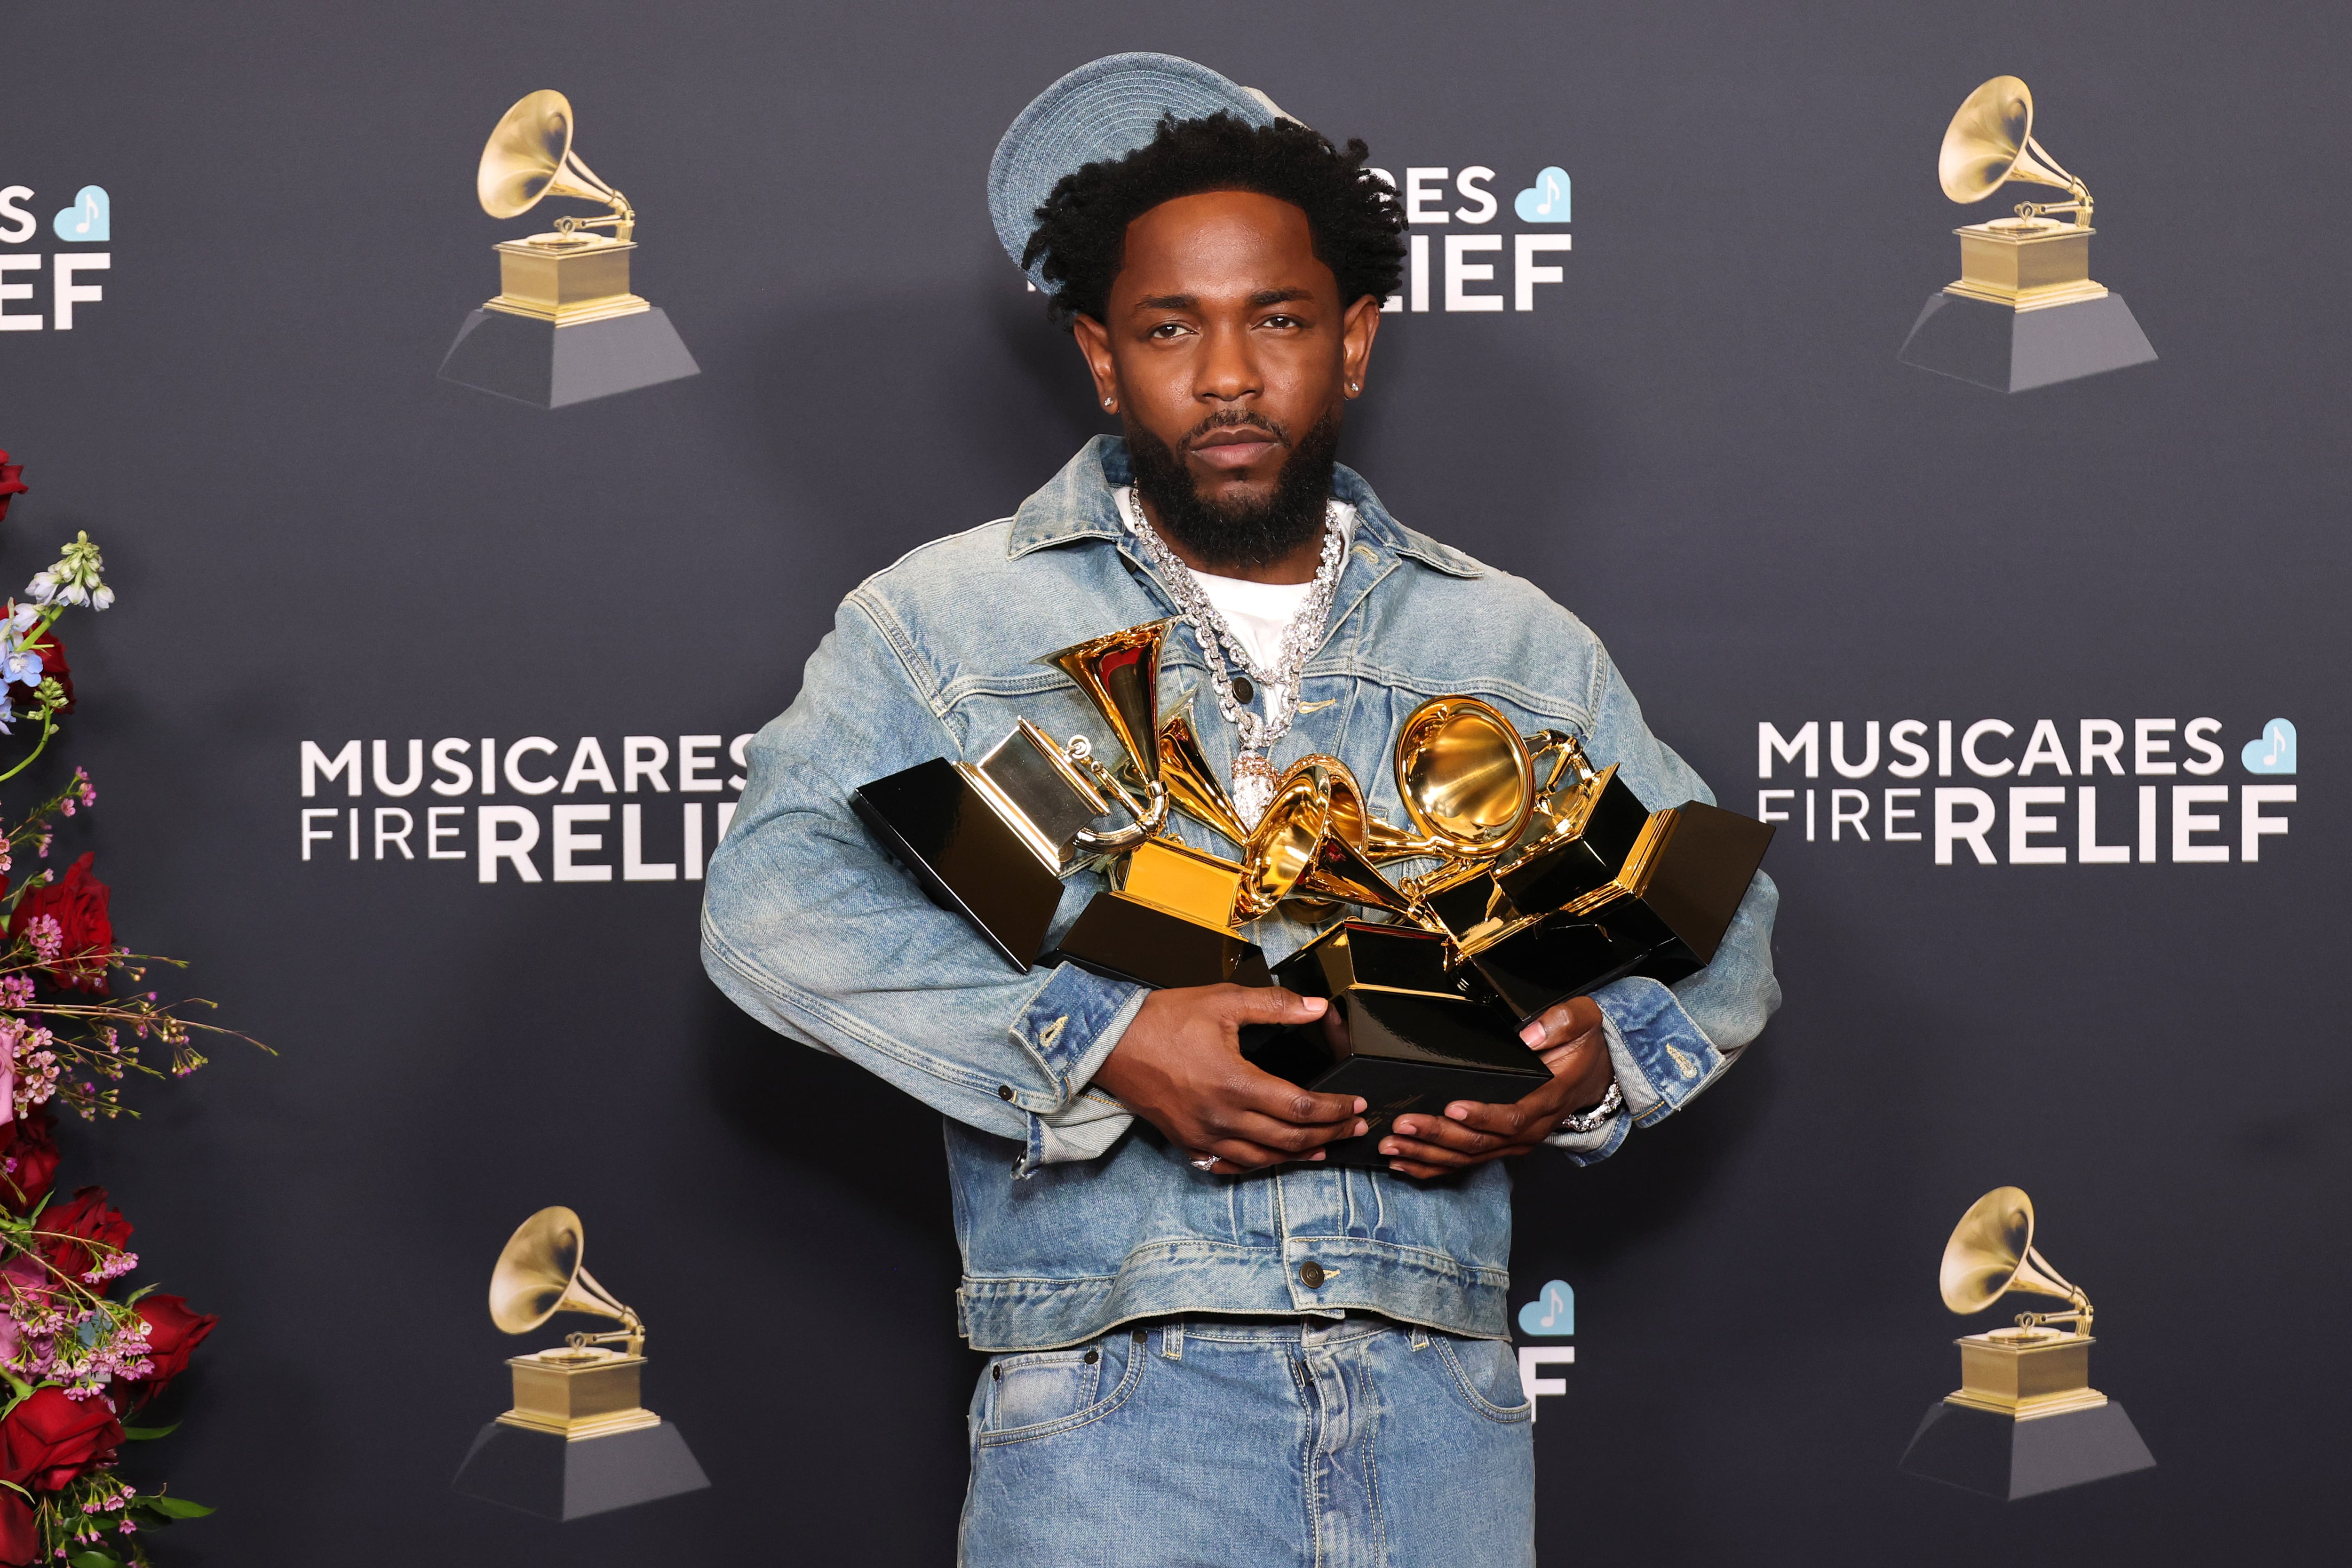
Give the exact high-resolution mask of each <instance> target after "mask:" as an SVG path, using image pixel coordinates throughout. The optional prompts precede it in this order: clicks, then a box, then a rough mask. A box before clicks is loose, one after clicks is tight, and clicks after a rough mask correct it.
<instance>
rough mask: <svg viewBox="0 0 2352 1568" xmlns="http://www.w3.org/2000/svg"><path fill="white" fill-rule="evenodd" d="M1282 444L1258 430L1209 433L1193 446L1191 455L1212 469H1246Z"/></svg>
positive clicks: (1244, 429)
mask: <svg viewBox="0 0 2352 1568" xmlns="http://www.w3.org/2000/svg"><path fill="white" fill-rule="evenodd" d="M1280 445H1281V443H1280V442H1279V441H1277V440H1276V439H1275V438H1274V437H1272V436H1270V435H1267V434H1266V433H1265V432H1264V431H1261V430H1253V429H1246V428H1243V429H1225V430H1216V431H1212V432H1211V433H1210V434H1208V435H1207V436H1204V437H1202V438H1201V439H1200V440H1198V441H1195V442H1194V443H1193V444H1192V456H1193V457H1195V458H1199V459H1200V460H1201V461H1202V462H1203V463H1206V464H1208V465H1209V466H1210V467H1211V468H1248V467H1249V466H1250V465H1252V464H1253V463H1255V462H1257V461H1258V460H1259V459H1260V458H1265V457H1267V456H1268V455H1270V454H1271V453H1272V452H1273V451H1274V450H1275V448H1276V447H1279V446H1280Z"/></svg>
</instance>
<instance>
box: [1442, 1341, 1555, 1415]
mask: <svg viewBox="0 0 2352 1568" xmlns="http://www.w3.org/2000/svg"><path fill="white" fill-rule="evenodd" d="M1429 1338H1430V1342H1431V1343H1432V1344H1433V1346H1435V1347H1436V1350H1437V1353H1438V1356H1439V1359H1440V1360H1441V1361H1443V1363H1444V1366H1445V1371H1446V1374H1447V1377H1448V1378H1449V1380H1450V1381H1451V1382H1452V1383H1453V1384H1454V1389H1455V1391H1456V1392H1458V1393H1459V1394H1461V1395H1462V1397H1463V1398H1464V1399H1465V1400H1466V1401H1467V1402H1468V1403H1469V1405H1470V1408H1471V1409H1473V1410H1475V1411H1476V1412H1477V1413H1478V1414H1479V1415H1484V1416H1486V1418H1487V1419H1488V1420H1490V1421H1526V1420H1528V1419H1529V1418H1531V1417H1532V1416H1533V1415H1534V1414H1535V1402H1534V1401H1533V1400H1531V1399H1529V1398H1528V1395H1527V1391H1526V1390H1525V1389H1523V1388H1521V1387H1520V1386H1519V1358H1518V1353H1517V1352H1516V1351H1514V1350H1513V1349H1512V1348H1511V1347H1510V1346H1509V1345H1508V1344H1506V1343H1505V1342H1502V1341H1501V1340H1457V1339H1454V1338H1451V1337H1450V1336H1447V1335H1444V1334H1432V1335H1430V1336H1429Z"/></svg>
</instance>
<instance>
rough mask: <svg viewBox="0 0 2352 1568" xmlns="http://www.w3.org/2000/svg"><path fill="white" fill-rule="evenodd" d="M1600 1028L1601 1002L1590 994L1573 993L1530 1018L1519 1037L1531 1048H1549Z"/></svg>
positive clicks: (1564, 1043) (1570, 1041)
mask: <svg viewBox="0 0 2352 1568" xmlns="http://www.w3.org/2000/svg"><path fill="white" fill-rule="evenodd" d="M1600 1027H1601V1004H1599V1003H1598V1002H1595V1001H1594V1000H1593V999H1592V998H1591V997H1590V996H1572V997H1570V999H1569V1000H1567V1001H1565V1002H1562V1003H1560V1004H1559V1005H1556V1006H1551V1007H1547V1008H1545V1009H1544V1010H1543V1011H1542V1012H1541V1013H1539V1014H1538V1015H1536V1016H1535V1017H1533V1018H1530V1019H1529V1020H1528V1022H1527V1025H1526V1026H1524V1027H1522V1028H1521V1029H1520V1030H1519V1038H1521V1039H1522V1040H1525V1041H1526V1042H1527V1043H1528V1049H1529V1050H1534V1051H1549V1050H1551V1049H1553V1048H1555V1047H1560V1046H1566V1045H1570V1044H1572V1043H1574V1042H1575V1041H1576V1040H1577V1039H1578V1038H1579V1037H1581V1036H1584V1035H1589V1034H1591V1033H1592V1032H1593V1031H1594V1030H1596V1029H1598V1028H1600Z"/></svg>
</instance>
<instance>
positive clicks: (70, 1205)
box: [33, 1187, 131, 1290]
mask: <svg viewBox="0 0 2352 1568" xmlns="http://www.w3.org/2000/svg"><path fill="white" fill-rule="evenodd" d="M33 1232H34V1235H35V1236H36V1237H37V1238H38V1239H37V1240H36V1242H35V1243H34V1247H35V1250H36V1251H37V1252H38V1253H39V1254H40V1256H41V1261H43V1262H44V1263H47V1265H48V1266H49V1267H50V1268H53V1269H55V1270H56V1271H57V1273H56V1274H53V1275H51V1276H50V1279H51V1280H52V1281H54V1280H56V1279H58V1277H59V1276H63V1277H64V1278H65V1279H78V1280H82V1281H83V1283H85V1284H87V1283H89V1280H88V1279H86V1278H85V1277H86V1276H88V1275H91V1274H95V1273H97V1272H98V1271H99V1268H100V1265H101V1264H105V1263H109V1262H111V1261H112V1260H113V1259H114V1258H116V1257H117V1256H118V1255H119V1254H120V1253H121V1251H122V1244H123V1243H124V1242H126V1241H129V1240H130V1239H131V1222H130V1221H129V1220H127V1219H124V1218H123V1217H122V1211H121V1209H118V1208H116V1207H115V1206H114V1205H111V1204H110V1203H108V1202H107V1201H106V1189H105V1188H104V1187H83V1188H81V1189H80V1190H79V1191H78V1192H76V1193H75V1194H74V1195H73V1196H72V1197H71V1198H70V1199H69V1200H68V1201H67V1202H65V1203H63V1204H60V1205H58V1206H57V1207H55V1208H52V1209H49V1210H47V1211H46V1212H45V1213H44V1214H42V1215H41V1217H40V1218H39V1219H37V1220H36V1221H34V1223H33ZM99 1289H100V1290H103V1289H105V1286H104V1285H103V1284H102V1283H101V1284H100V1286H99Z"/></svg>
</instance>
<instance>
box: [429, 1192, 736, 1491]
mask: <svg viewBox="0 0 2352 1568" xmlns="http://www.w3.org/2000/svg"><path fill="white" fill-rule="evenodd" d="M584 1254H585V1237H584V1235H583V1229H582V1226H581V1224H580V1216H579V1215H576V1214H574V1213H572V1211H571V1210H570V1209H568V1208H561V1207H558V1208H544V1209H541V1210H540V1211H539V1212H538V1213H537V1214H535V1215H531V1216H530V1218H529V1219H527V1220H525V1221H523V1223H522V1225H521V1226H520V1227H519V1228H518V1229H517V1230H516V1231H515V1233H514V1235H513V1236H512V1237H509V1239H508V1241H507V1244H506V1247H504V1248H503V1249H502V1250H501V1251H500V1252H499V1261H498V1267H497V1268H495V1269H493V1270H492V1271H491V1274H490V1321H492V1322H493V1323H496V1324H497V1325H498V1326H499V1329H500V1330H501V1331H504V1332H506V1333H509V1334H527V1333H530V1331H532V1330H534V1329H536V1328H539V1327H540V1326H541V1325H542V1324H544V1323H545V1322H546V1321H548V1320H549V1319H551V1318H552V1317H554V1316H556V1315H557V1314H558V1313H561V1312H580V1313H585V1314H587V1315H589V1316H592V1317H599V1318H605V1319H609V1320H611V1321H614V1322H617V1323H619V1324H620V1327H619V1328H617V1329H614V1330H612V1331H606V1332H601V1333H584V1332H583V1333H573V1334H570V1335H567V1336H565V1340H564V1342H563V1343H562V1345H558V1346H550V1347H549V1348H547V1349H545V1350H539V1351H532V1352H529V1353H527V1354H523V1355H519V1356H512V1357H509V1359H508V1361H507V1366H508V1367H509V1370H510V1371H511V1373H512V1375H513V1383H514V1405H513V1407H512V1408H511V1409H509V1410H508V1411H507V1412H506V1414H505V1415H500V1416H499V1417H498V1418H497V1419H496V1420H495V1421H492V1422H491V1423H490V1424H489V1425H488V1426H485V1427H484V1428H483V1429H482V1432H481V1435H480V1436H478V1437H477V1438H476V1439H475V1440H474V1447H473V1450H472V1451H471V1452H470V1453H468V1454H467V1456H466V1462H465V1464H464V1465H463V1466H462V1467H461V1468H459V1470H458V1472H457V1482H456V1487H457V1490H459V1491H461V1492H465V1493H467V1495H469V1496H473V1497H479V1498H486V1499H488V1500H490V1501H492V1502H502V1503H506V1504H508V1505H509V1506H511V1507H515V1508H520V1509H522V1510H526V1511H528V1512H531V1513H537V1514H543V1515H545V1516H547V1517H549V1518H551V1519H566V1520H569V1519H578V1518H582V1517H584V1516H586V1515H588V1514H592V1513H604V1512H608V1511H610V1510H614V1509H616V1508H627V1507H629V1506H631V1505H633V1504H635V1503H641V1502H650V1501H652V1500H654V1499H656V1498H662V1497H669V1496H672V1495H674V1494H676V1493H678V1492H685V1491H694V1490H697V1489H700V1488H703V1487H707V1486H709V1484H710V1482H709V1478H707V1477H706V1476H704V1475H703V1473H702V1467H701V1466H700V1465H698V1464H697V1463H696V1462H695V1458H694V1455H693V1452H692V1451H691V1450H690V1449H688V1447H687V1446H686V1439H685V1438H684V1437H683V1436H680V1435H679V1433H678V1430H677V1427H675V1426H669V1425H668V1424H667V1423H666V1422H664V1421H663V1420H662V1418H661V1417H660V1416H658V1415H655V1414H654V1413H653V1412H652V1411H650V1410H647V1409H646V1408H645V1407H644V1405H641V1404H640V1403H639V1402H638V1400H639V1393H638V1378H639V1374H640V1373H642V1372H643V1371H644V1370H645V1365H646V1354H645V1350H646V1326H645V1323H644V1321H642V1320H641V1319H639V1318H638V1316H637V1314H636V1313H635V1312H634V1311H632V1310H630V1309H629V1308H627V1307H626V1306H624V1305H623V1304H622V1303H621V1301H620V1300H619V1299H618V1298H617V1297H615V1296H614V1294H613V1293H612V1292H611V1291H610V1290H607V1289H604V1286H603V1285H601V1284H599V1283H597V1280H596V1277H595V1276H594V1275H593V1274H591V1273H589V1272H588V1270H587V1268H585V1266H584V1264H583V1258H584ZM588 1446H593V1447H588Z"/></svg>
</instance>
